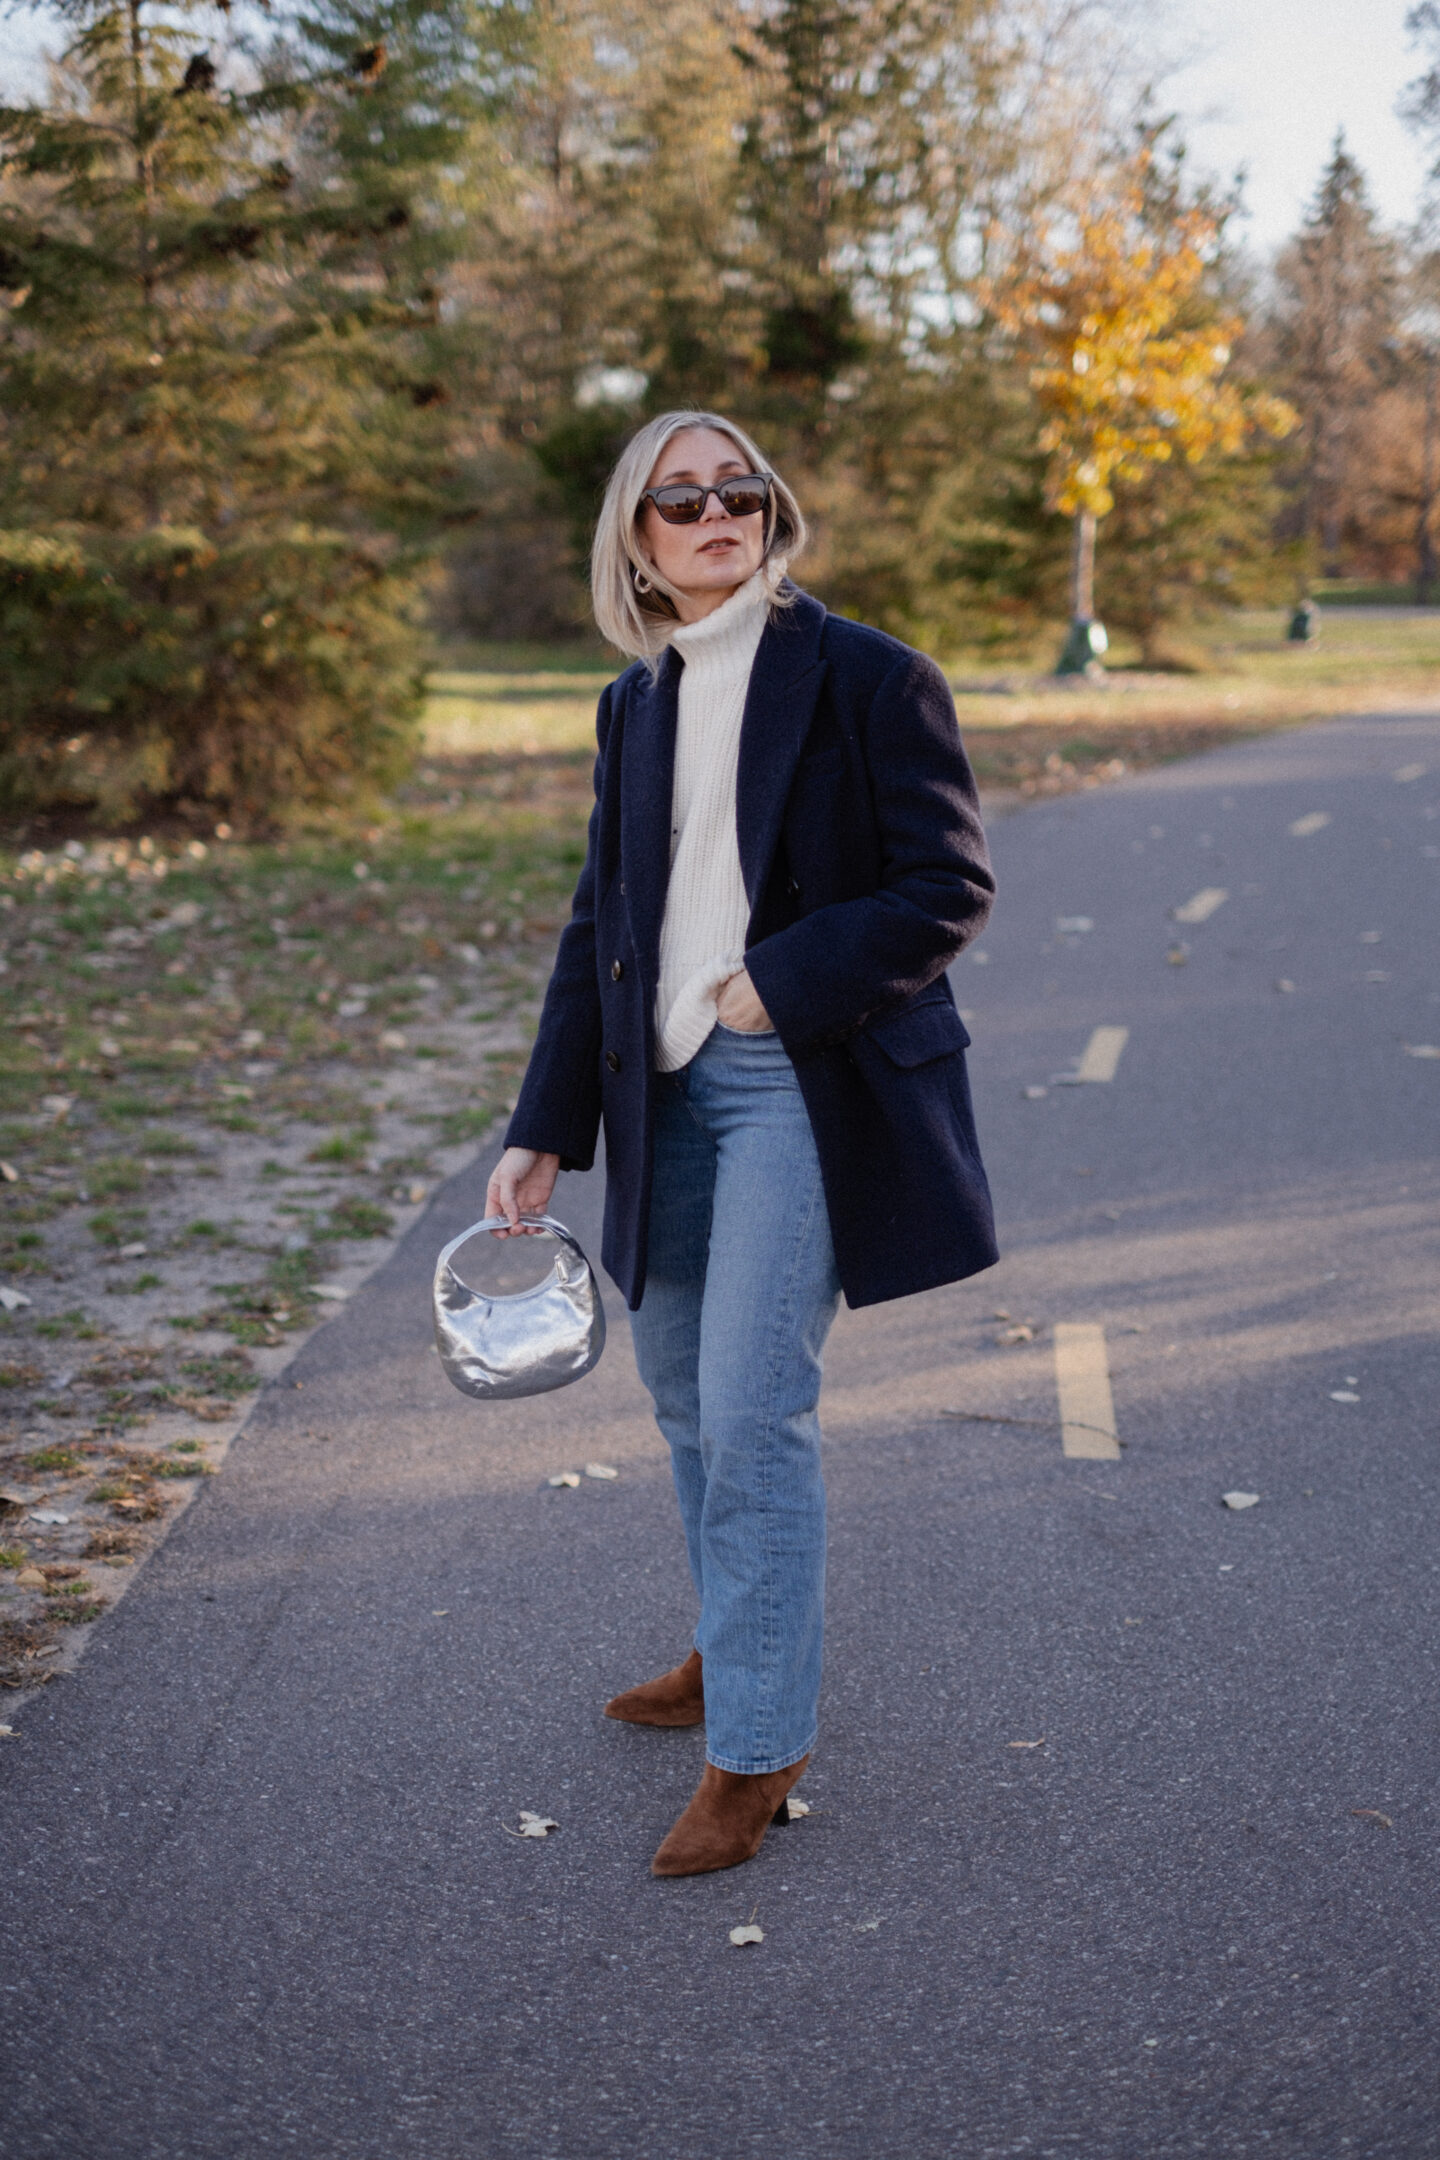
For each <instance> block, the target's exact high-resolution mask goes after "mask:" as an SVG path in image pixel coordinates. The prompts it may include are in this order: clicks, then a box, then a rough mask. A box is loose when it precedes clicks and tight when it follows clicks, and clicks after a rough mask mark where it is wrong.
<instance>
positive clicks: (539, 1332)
mask: <svg viewBox="0 0 1440 2160" xmlns="http://www.w3.org/2000/svg"><path fill="white" fill-rule="evenodd" d="M520 1219H521V1221H522V1222H525V1223H530V1224H532V1225H534V1226H535V1228H537V1229H540V1230H543V1231H544V1233H545V1235H546V1236H547V1237H551V1238H554V1240H555V1242H556V1244H557V1245H558V1246H559V1247H560V1250H559V1252H558V1253H557V1254H556V1255H555V1265H554V1266H553V1267H552V1268H551V1270H550V1273H549V1274H548V1275H547V1276H546V1277H545V1279H544V1281H543V1282H538V1283H535V1284H534V1285H533V1286H532V1287H531V1288H530V1289H529V1290H519V1291H517V1292H516V1293H515V1295H514V1296H513V1297H487V1296H486V1295H485V1294H484V1293H483V1292H482V1291H479V1290H472V1289H471V1288H470V1285H469V1284H468V1283H464V1282H462V1281H461V1280H460V1277H459V1276H458V1275H457V1274H456V1272H455V1270H454V1268H453V1267H452V1266H451V1265H450V1262H451V1259H452V1257H453V1255H454V1254H455V1253H457V1252H458V1251H459V1250H460V1247H461V1246H462V1245H463V1244H465V1243H466V1241H467V1239H469V1238H472V1237H478V1236H479V1234H480V1232H481V1231H482V1230H506V1229H508V1228H509V1227H510V1226H509V1224H508V1222H507V1221H506V1219H505V1217H504V1216H503V1215H487V1216H486V1218H485V1220H484V1221H483V1222H478V1223H472V1224H471V1226H470V1228H469V1229H468V1230H462V1231H461V1233H460V1235H459V1237H457V1238H452V1239H451V1240H450V1243H449V1244H448V1245H447V1246H446V1247H445V1250H444V1251H443V1252H442V1253H441V1255H440V1257H439V1259H438V1260H437V1261H436V1263H435V1343H436V1347H437V1349H438V1350H439V1352H440V1363H441V1364H442V1365H443V1366H444V1368H445V1377H446V1379H447V1380H449V1381H451V1382H452V1384H453V1385H454V1386H455V1387H457V1388H459V1390H460V1392H461V1394H462V1395H473V1396H474V1397H475V1399H476V1401H477V1402H499V1401H501V1400H503V1399H504V1398H506V1397H508V1396H515V1395H545V1394H548V1393H549V1391H550V1390H551V1389H552V1388H561V1387H568V1386H569V1385H570V1382H571V1381H572V1380H583V1379H584V1377H585V1375H586V1373H587V1372H589V1371H590V1369H591V1367H592V1366H593V1365H596V1364H598V1363H599V1360H600V1353H601V1351H602V1350H603V1349H604V1348H605V1307H604V1305H603V1304H602V1303H601V1300H600V1289H599V1285H598V1284H597V1283H596V1280H595V1271H594V1269H593V1268H592V1267H591V1265H590V1263H589V1261H588V1260H587V1259H586V1257H585V1255H584V1253H583V1252H582V1251H581V1250H580V1247H579V1245H578V1244H577V1243H576V1241H575V1239H574V1238H573V1237H572V1236H571V1235H570V1232H569V1231H568V1230H567V1229H566V1228H565V1225H564V1224H563V1223H558V1222H556V1221H555V1219H554V1217H553V1216H551V1215H523V1216H522V1217H521V1218H520Z"/></svg>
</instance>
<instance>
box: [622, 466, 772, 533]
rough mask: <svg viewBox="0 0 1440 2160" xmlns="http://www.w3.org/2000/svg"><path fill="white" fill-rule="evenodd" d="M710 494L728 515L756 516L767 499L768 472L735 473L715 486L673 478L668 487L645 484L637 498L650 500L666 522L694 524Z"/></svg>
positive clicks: (699, 517) (703, 509)
mask: <svg viewBox="0 0 1440 2160" xmlns="http://www.w3.org/2000/svg"><path fill="white" fill-rule="evenodd" d="M712 495H715V496H717V497H718V498H719V502H720V507H721V509H722V510H725V511H728V512H729V514H730V516H731V517H758V516H759V514H760V512H761V511H762V510H763V509H764V508H765V505H766V504H767V503H768V502H769V500H770V475H769V474H768V473H738V474H737V475H736V477H735V478H734V479H733V480H722V481H720V483H719V485H718V486H716V487H699V486H693V487H692V486H691V485H690V483H689V482H688V481H678V480H677V481H676V482H675V484H674V485H673V486H672V487H658V488H646V490H645V493H644V494H643V495H642V496H641V497H640V500H641V502H642V503H647V502H648V503H654V505H655V508H656V509H657V510H658V511H659V513H660V515H661V517H662V518H664V520H665V523H666V524H667V525H696V524H698V523H699V521H700V519H701V518H702V517H703V516H704V515H705V505H706V503H707V502H708V501H709V500H710V497H711V496H712Z"/></svg>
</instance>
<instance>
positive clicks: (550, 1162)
mask: <svg viewBox="0 0 1440 2160" xmlns="http://www.w3.org/2000/svg"><path fill="white" fill-rule="evenodd" d="M559 1175H560V1157H559V1156H558V1155H541V1154H538V1153H537V1152H536V1150H535V1149H534V1148H528V1147H507V1148H506V1150H505V1152H504V1154H503V1155H502V1156H501V1158H500V1160H499V1162H498V1163H496V1165H495V1168H494V1169H493V1170H492V1171H491V1173H490V1183H489V1184H488V1185H487V1186H486V1188H485V1213H486V1214H487V1215H503V1216H504V1217H505V1219H506V1221H507V1222H508V1223H509V1224H510V1228H509V1229H508V1230H492V1231H491V1233H490V1235H491V1236H492V1237H534V1236H536V1235H537V1233H536V1232H535V1231H534V1230H532V1229H531V1228H530V1227H529V1225H528V1224H526V1223H522V1222H521V1220H520V1217H521V1216H522V1215H543V1214H544V1213H545V1210H546V1209H547V1208H548V1207H549V1205H550V1195H551V1193H553V1192H554V1190H555V1180H556V1178H557V1177H558V1176H559Z"/></svg>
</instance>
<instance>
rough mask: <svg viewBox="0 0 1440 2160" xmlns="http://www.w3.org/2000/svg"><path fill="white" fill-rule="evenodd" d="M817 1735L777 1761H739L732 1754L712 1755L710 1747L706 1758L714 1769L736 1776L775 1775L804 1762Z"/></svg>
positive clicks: (706, 1752)
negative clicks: (729, 1772)
mask: <svg viewBox="0 0 1440 2160" xmlns="http://www.w3.org/2000/svg"><path fill="white" fill-rule="evenodd" d="M816 1737H817V1736H816V1734H814V1733H812V1734H811V1735H810V1738H809V1739H808V1740H807V1741H806V1743H805V1745H804V1747H797V1748H795V1749H794V1750H793V1751H792V1752H791V1753H790V1754H789V1755H786V1756H783V1757H781V1759H780V1760H779V1761H777V1762H753V1761H752V1762H737V1761H736V1760H735V1759H734V1757H733V1756H730V1755H712V1754H711V1753H710V1750H709V1749H708V1748H707V1749H706V1750H705V1760H706V1762H707V1763H709V1765H710V1767H711V1769H712V1770H729V1771H731V1772H732V1773H733V1774H734V1776H736V1777H773V1776H774V1774H775V1772H776V1771H777V1770H790V1769H793V1768H794V1766H795V1764H796V1763H797V1762H803V1761H804V1760H805V1757H806V1756H807V1755H808V1754H809V1753H810V1751H811V1749H812V1748H813V1747H814V1745H815V1741H816Z"/></svg>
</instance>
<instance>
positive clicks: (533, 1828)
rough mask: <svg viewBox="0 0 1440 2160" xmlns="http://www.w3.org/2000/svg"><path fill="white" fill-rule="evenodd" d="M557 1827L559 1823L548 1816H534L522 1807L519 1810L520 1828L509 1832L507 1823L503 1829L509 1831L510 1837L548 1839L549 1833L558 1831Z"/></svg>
mask: <svg viewBox="0 0 1440 2160" xmlns="http://www.w3.org/2000/svg"><path fill="white" fill-rule="evenodd" d="M559 1827H560V1825H559V1823H558V1822H555V1821H554V1820H553V1819H552V1817H550V1816H549V1815H536V1814H533V1813H532V1812H531V1810H530V1809H529V1808H523V1807H522V1808H521V1810H520V1827H519V1829H518V1830H511V1829H510V1825H509V1824H508V1823H506V1824H504V1825H503V1828H504V1829H506V1830H507V1831H509V1834H510V1836H511V1837H549V1835H550V1832H551V1831H552V1830H558V1829H559Z"/></svg>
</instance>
